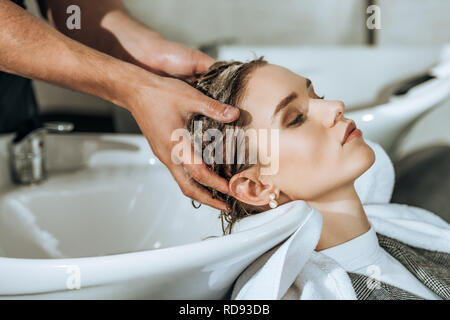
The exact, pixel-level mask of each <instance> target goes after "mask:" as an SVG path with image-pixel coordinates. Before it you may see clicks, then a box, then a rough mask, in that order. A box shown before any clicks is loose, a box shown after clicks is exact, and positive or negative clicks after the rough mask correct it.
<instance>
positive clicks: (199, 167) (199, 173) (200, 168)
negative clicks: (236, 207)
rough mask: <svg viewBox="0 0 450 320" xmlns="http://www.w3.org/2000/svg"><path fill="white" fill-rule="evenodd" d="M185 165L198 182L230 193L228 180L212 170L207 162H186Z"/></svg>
mask: <svg viewBox="0 0 450 320" xmlns="http://www.w3.org/2000/svg"><path fill="white" fill-rule="evenodd" d="M183 166H184V167H185V168H186V170H187V171H188V173H189V175H190V176H191V177H192V179H194V180H195V181H197V182H198V183H201V184H202V185H204V186H208V187H211V188H213V189H216V190H218V191H220V192H222V193H225V194H227V193H228V183H227V181H226V180H225V179H224V178H221V177H220V176H219V175H217V174H215V173H214V172H211V171H210V170H209V169H208V167H207V166H206V164H204V163H202V164H191V163H185V164H183Z"/></svg>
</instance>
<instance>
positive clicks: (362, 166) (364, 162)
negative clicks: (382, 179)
mask: <svg viewBox="0 0 450 320" xmlns="http://www.w3.org/2000/svg"><path fill="white" fill-rule="evenodd" d="M355 151H356V150H355ZM355 160H356V161H355V163H356V164H357V167H358V171H359V175H358V177H359V176H360V175H362V174H363V173H364V172H366V171H367V170H369V168H370V167H372V165H373V164H374V163H375V152H374V151H373V149H372V148H371V147H370V146H369V145H368V144H367V143H365V142H364V143H363V144H361V146H359V147H358V150H357V155H355Z"/></svg>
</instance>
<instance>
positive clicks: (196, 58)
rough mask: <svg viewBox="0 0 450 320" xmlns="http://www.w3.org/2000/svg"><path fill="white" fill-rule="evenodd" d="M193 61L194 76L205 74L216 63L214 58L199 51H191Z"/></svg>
mask: <svg viewBox="0 0 450 320" xmlns="http://www.w3.org/2000/svg"><path fill="white" fill-rule="evenodd" d="M191 61H192V64H193V66H194V69H193V70H192V74H194V75H196V74H200V73H203V72H205V71H206V70H208V68H209V67H210V66H211V65H212V64H213V63H214V62H215V60H214V59H213V58H211V57H210V56H208V55H207V54H205V53H203V52H201V51H199V50H192V51H191Z"/></svg>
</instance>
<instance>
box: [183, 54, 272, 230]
mask: <svg viewBox="0 0 450 320" xmlns="http://www.w3.org/2000/svg"><path fill="white" fill-rule="evenodd" d="M266 64H267V61H265V60H264V59H263V57H260V58H258V59H255V60H251V61H249V62H238V61H231V62H226V61H219V62H216V63H214V64H213V65H212V66H211V67H210V68H209V69H208V70H207V71H206V72H205V73H204V74H202V75H200V76H199V77H198V79H197V80H196V81H195V82H194V84H193V85H194V87H195V88H196V89H198V90H200V91H201V92H202V93H203V94H205V95H207V96H208V97H211V98H213V99H216V100H219V101H221V102H222V103H225V104H228V105H232V106H235V107H237V108H239V109H240V110H241V114H240V116H239V118H238V119H237V120H235V121H233V122H231V123H221V122H217V121H215V120H213V119H211V118H209V117H207V116H204V115H201V114H194V115H192V116H191V117H190V118H189V120H188V123H187V129H188V130H189V132H190V134H191V138H192V143H193V144H194V148H196V150H197V151H199V152H201V155H202V157H203V160H204V162H205V163H206V165H207V166H208V168H209V169H210V170H211V171H213V172H215V173H216V174H218V175H219V176H220V177H223V178H225V180H227V181H229V180H230V179H231V177H233V176H234V175H235V174H238V173H240V172H242V171H244V170H246V169H248V168H250V167H251V166H253V165H257V164H255V162H252V161H249V155H248V152H247V144H246V142H245V139H244V144H243V145H242V144H241V143H239V142H238V143H232V144H231V146H232V147H231V148H230V149H227V148H223V146H225V143H226V140H227V134H230V132H234V134H235V133H236V132H237V131H239V130H240V129H244V128H245V126H247V125H248V124H250V122H251V116H250V114H249V113H248V112H246V111H244V110H242V109H241V108H240V107H239V105H240V104H241V102H242V100H243V98H244V96H245V93H246V90H247V84H248V80H249V77H250V75H251V73H252V72H253V71H254V70H255V69H257V68H258V67H261V66H264V65H266ZM197 121H198V122H197ZM199 123H200V124H201V125H200V128H201V130H199V126H198V125H199ZM196 124H197V126H196ZM210 129H213V130H215V131H216V132H217V130H218V131H219V132H220V133H221V135H219V136H220V137H221V138H220V139H214V140H213V141H204V139H203V136H204V135H208V132H207V131H209V132H211V131H210ZM230 129H231V130H233V131H231V130H230ZM215 137H216V138H217V135H215ZM211 140H212V139H211ZM216 140H217V141H216ZM217 144H220V146H221V147H220V148H219V149H220V150H223V154H221V155H216V154H215V150H216V149H215V148H214V146H215V145H217ZM240 147H243V148H244V149H245V152H244V154H245V159H242V160H243V161H242V160H241V161H237V159H235V156H237V155H239V151H238V150H237V149H238V148H240ZM206 148H208V149H210V152H204V150H205V149H206ZM227 151H230V152H229V153H230V154H227ZM205 155H207V156H205ZM217 156H219V157H220V158H221V160H223V161H216V159H217ZM205 157H207V158H206V159H205ZM229 159H231V160H233V161H227V160H229ZM205 188H206V189H207V190H208V191H209V192H210V193H211V194H212V197H213V198H217V199H220V200H222V201H223V202H225V203H226V204H227V206H228V208H229V210H230V211H229V212H227V211H223V210H222V211H221V212H220V219H221V222H222V230H223V233H224V234H229V233H231V229H232V226H233V224H234V223H235V222H236V221H238V220H240V219H242V218H244V217H246V216H248V215H251V214H256V213H259V212H262V211H263V209H262V208H260V207H256V206H252V205H249V204H246V203H243V202H241V201H239V200H237V199H235V198H234V197H232V196H230V195H227V194H223V193H221V192H220V191H218V190H215V189H213V188H211V187H207V186H205Z"/></svg>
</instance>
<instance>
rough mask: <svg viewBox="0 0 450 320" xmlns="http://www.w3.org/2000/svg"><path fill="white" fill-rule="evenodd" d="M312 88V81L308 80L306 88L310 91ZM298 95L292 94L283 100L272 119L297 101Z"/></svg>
mask: <svg viewBox="0 0 450 320" xmlns="http://www.w3.org/2000/svg"><path fill="white" fill-rule="evenodd" d="M310 86H311V80H309V79H308V78H306V88H307V89H308V88H309V87H310ZM297 97H298V95H297V93H296V92H291V93H290V94H289V95H288V96H286V97H285V98H283V99H282V100H281V101H280V102H279V103H278V105H277V107H276V108H275V111H274V112H273V115H272V118H275V116H276V114H277V113H278V112H280V111H281V109H283V108H284V107H286V106H287V105H288V104H289V103H291V102H292V101H293V100H295V99H297Z"/></svg>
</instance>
